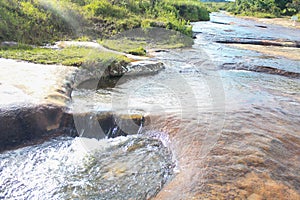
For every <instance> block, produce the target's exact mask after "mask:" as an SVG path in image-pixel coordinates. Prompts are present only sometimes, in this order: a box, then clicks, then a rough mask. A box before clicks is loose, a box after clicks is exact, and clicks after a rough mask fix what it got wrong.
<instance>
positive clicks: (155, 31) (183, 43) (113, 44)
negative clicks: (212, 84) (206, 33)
mask: <svg viewBox="0 0 300 200" xmlns="http://www.w3.org/2000/svg"><path fill="white" fill-rule="evenodd" d="M98 42H99V43H100V44H102V45H103V46H105V47H106V48H109V49H113V50H116V51H120V52H125V53H130V54H134V55H145V51H144V50H149V49H174V48H182V47H190V46H192V44H193V40H192V38H190V37H188V36H186V35H184V34H180V33H178V32H176V31H173V30H166V29H164V28H146V29H135V30H131V31H128V32H124V33H122V34H120V35H116V36H115V37H112V38H110V39H104V40H98Z"/></svg>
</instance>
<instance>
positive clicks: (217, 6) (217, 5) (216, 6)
mask: <svg viewBox="0 0 300 200" xmlns="http://www.w3.org/2000/svg"><path fill="white" fill-rule="evenodd" d="M204 5H205V7H206V8H207V10H208V11H209V12H218V11H220V10H226V9H227V7H228V5H229V2H205V3H204Z"/></svg>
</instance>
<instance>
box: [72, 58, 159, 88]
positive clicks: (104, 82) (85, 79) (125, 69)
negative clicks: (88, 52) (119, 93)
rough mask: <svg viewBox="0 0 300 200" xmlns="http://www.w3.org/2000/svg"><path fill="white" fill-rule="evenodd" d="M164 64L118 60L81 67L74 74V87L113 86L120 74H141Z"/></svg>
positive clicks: (146, 73)
mask: <svg viewBox="0 0 300 200" xmlns="http://www.w3.org/2000/svg"><path fill="white" fill-rule="evenodd" d="M164 68H165V67H164V64H163V63H161V62H157V61H147V60H143V61H135V62H131V63H129V64H128V63H125V62H119V63H113V64H112V65H110V66H108V67H104V68H98V69H82V70H80V71H78V73H77V74H76V76H75V84H74V85H75V88H79V89H99V88H107V87H110V88H112V87H114V86H115V85H116V83H117V82H118V81H119V79H120V78H121V77H122V76H125V75H126V76H143V75H151V74H156V73H158V72H159V71H161V70H163V69H164ZM123 81H125V79H124V80H123ZM118 83H120V82H118Z"/></svg>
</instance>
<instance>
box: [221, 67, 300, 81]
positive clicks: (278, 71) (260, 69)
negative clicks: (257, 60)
mask: <svg viewBox="0 0 300 200" xmlns="http://www.w3.org/2000/svg"><path fill="white" fill-rule="evenodd" d="M220 68H221V69H225V70H245V71H252V72H260V73H266V74H274V75H279V76H285V77H289V78H300V73H298V72H292V71H286V70H284V69H278V68H275V67H269V66H259V65H253V66H246V65H244V64H242V63H223V64H222V65H221V66H220Z"/></svg>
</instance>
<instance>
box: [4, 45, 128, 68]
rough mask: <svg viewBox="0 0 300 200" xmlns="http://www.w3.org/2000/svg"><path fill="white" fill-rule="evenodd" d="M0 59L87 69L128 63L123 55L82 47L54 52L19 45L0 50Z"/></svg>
mask: <svg viewBox="0 0 300 200" xmlns="http://www.w3.org/2000/svg"><path fill="white" fill-rule="evenodd" d="M0 57H3V58H10V59H17V60H24V61H29V62H33V63H40V64H62V65H67V66H81V67H89V66H92V65H93V66H95V65H96V66H99V65H102V66H108V65H110V64H111V63H116V62H117V63H119V62H124V63H128V62H130V60H129V59H128V58H127V57H125V56H123V55H119V54H114V53H111V52H104V51H100V50H98V49H95V48H83V47H67V48H64V49H61V50H54V49H48V48H37V47H31V46H28V45H20V46H17V47H9V48H7V47H6V48H2V49H0Z"/></svg>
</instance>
